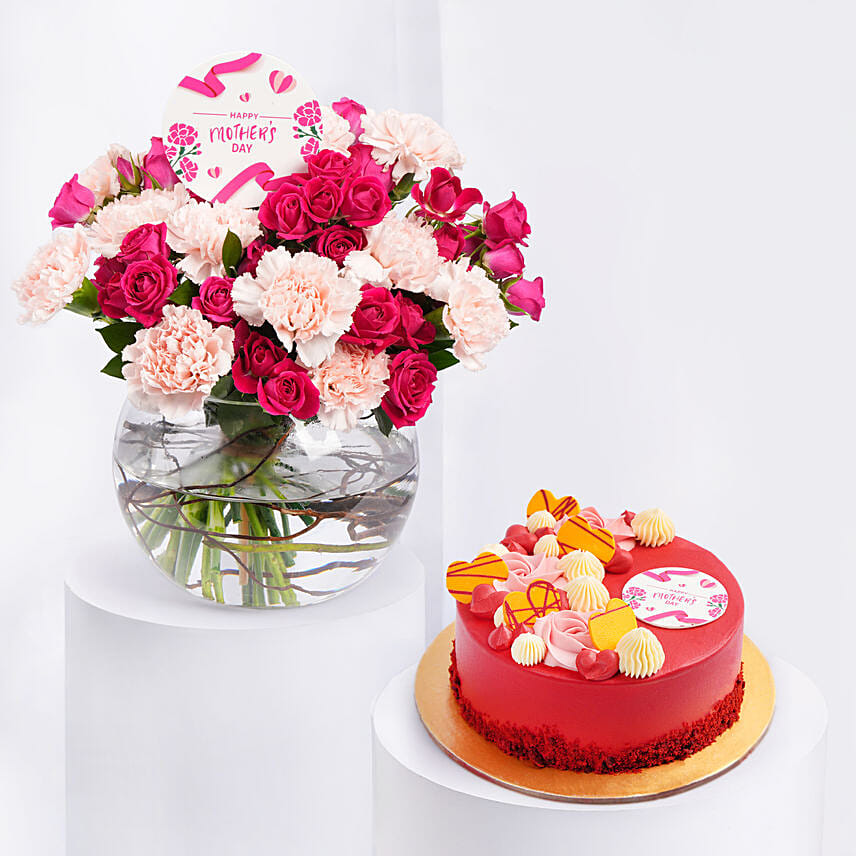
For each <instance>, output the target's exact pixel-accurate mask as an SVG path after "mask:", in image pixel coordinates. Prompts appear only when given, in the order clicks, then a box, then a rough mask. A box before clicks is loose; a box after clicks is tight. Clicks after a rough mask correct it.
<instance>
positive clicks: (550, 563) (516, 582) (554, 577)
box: [493, 553, 565, 591]
mask: <svg viewBox="0 0 856 856" xmlns="http://www.w3.org/2000/svg"><path fill="white" fill-rule="evenodd" d="M502 559H503V561H504V562H505V564H506V565H508V578H507V579H505V580H501V581H499V580H497V581H496V582H494V584H493V585H494V588H496V589H497V591H526V589H527V588H529V584H530V583H533V582H535V580H547V582H548V583H552V584H553V585H555V584H556V583H558V582H559V581H560V580H562V579H564V577H565V574H564V571H561V570H559V568H557V567H556V565H557V564H558V562H559V560H558V559H557V558H556V557H555V556H547V555H545V554H544V553H538V554H537V555H535V556H526V555H524V554H523V553H507V554H506V555H505V556H503V557H502Z"/></svg>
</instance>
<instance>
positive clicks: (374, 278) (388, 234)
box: [345, 212, 443, 300]
mask: <svg viewBox="0 0 856 856" xmlns="http://www.w3.org/2000/svg"><path fill="white" fill-rule="evenodd" d="M365 234H366V247H365V249H363V250H355V251H354V252H352V253H348V255H347V256H346V258H345V267H346V268H347V269H348V270H350V271H351V272H352V273H353V275H354V276H355V277H356V278H357V279H359V280H360V281H361V282H367V283H371V284H372V285H382V286H384V287H385V288H390V287H392V286H393V285H394V286H396V287H397V288H403V289H404V290H405V291H414V292H417V293H420V294H421V293H423V292H424V293H425V294H428V295H429V296H431V297H436V298H437V299H438V300H442V299H443V298H442V297H440V296H438V295H437V294H436V293H435V290H434V283H435V281H436V279H437V274H438V273H439V271H440V262H441V261H442V259H441V258H440V254H439V253H438V252H437V242H436V241H435V240H434V236H433V234H432V232H431V227H430V226H428V225H426V224H423V223H420V222H418V221H417V220H411V219H406V220H399V219H398V217H396V216H395V214H393V213H392V212H390V213H389V214H387V215H386V217H384V218H383V220H381V222H380V223H378V224H377V225H376V226H370V227H369V228H368V229H366V230H365Z"/></svg>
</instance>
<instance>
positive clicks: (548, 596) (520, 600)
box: [502, 580, 562, 630]
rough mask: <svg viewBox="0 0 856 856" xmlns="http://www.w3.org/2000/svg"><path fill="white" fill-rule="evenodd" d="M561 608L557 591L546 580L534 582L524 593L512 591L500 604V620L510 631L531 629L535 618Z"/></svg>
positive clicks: (560, 600) (560, 599)
mask: <svg viewBox="0 0 856 856" xmlns="http://www.w3.org/2000/svg"><path fill="white" fill-rule="evenodd" d="M561 608H562V598H561V595H560V593H559V590H558V589H557V588H556V587H555V586H554V585H553V584H552V583H549V582H547V580H535V582H533V583H530V584H529V588H527V589H526V591H512V592H509V593H508V594H507V595H506V596H505V600H504V601H503V603H502V620H503V622H504V623H505V626H506V627H508V628H509V629H510V630H516V629H517V628H518V627H526V628H527V629H529V628H531V627H532V625H533V624H534V623H535V619H536V618H541V617H542V616H544V615H547V613H549V612H556V611H557V610H559V609H561Z"/></svg>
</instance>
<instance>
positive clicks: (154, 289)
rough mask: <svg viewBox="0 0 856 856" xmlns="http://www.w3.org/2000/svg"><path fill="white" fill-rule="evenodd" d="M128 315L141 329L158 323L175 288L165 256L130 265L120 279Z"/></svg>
mask: <svg viewBox="0 0 856 856" xmlns="http://www.w3.org/2000/svg"><path fill="white" fill-rule="evenodd" d="M120 285H121V286H122V292H123V293H124V295H125V307H126V309H127V314H128V315H130V316H131V317H132V318H136V319H137V321H139V322H140V324H142V325H143V326H144V327H153V326H154V325H155V324H157V323H158V322H159V321H160V320H161V316H162V314H163V308H164V306H165V305H166V304H167V302H168V301H169V296H170V294H172V293H173V291H175V289H176V286H177V285H178V274H177V271H176V269H175V268H174V267H173V266H172V265H171V264H170V263H169V260H168V259H167V258H165V257H164V256H155V257H154V258H151V259H143V260H141V261H138V262H131V264H129V265H128V266H127V267H126V268H125V271H124V273H123V274H122V278H121V280H120Z"/></svg>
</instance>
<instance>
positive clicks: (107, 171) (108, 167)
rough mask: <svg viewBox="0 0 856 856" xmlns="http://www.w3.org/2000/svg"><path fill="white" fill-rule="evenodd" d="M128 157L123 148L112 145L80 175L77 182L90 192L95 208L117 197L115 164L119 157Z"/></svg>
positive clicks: (117, 176)
mask: <svg viewBox="0 0 856 856" xmlns="http://www.w3.org/2000/svg"><path fill="white" fill-rule="evenodd" d="M130 156H131V153H130V152H129V151H128V150H127V149H126V148H125V147H124V146H120V145H119V144H118V143H114V144H113V145H112V146H110V148H109V149H108V150H107V153H106V154H103V155H101V157H98V158H96V159H95V160H94V161H92V163H91V164H89V166H88V167H86V169H85V170H83V172H82V173H80V177H79V179H78V181H80V183H81V184H82V185H83V186H84V187H87V188H89V190H91V191H92V194H93V196H95V206H96V207H99V206H101V205H103V204H104V200H105V199H107V197H111V196H117V195H118V193H119V190H120V184H119V171H118V170H117V169H116V162H117V161H118V160H119V158H120V157H122V158H130Z"/></svg>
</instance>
